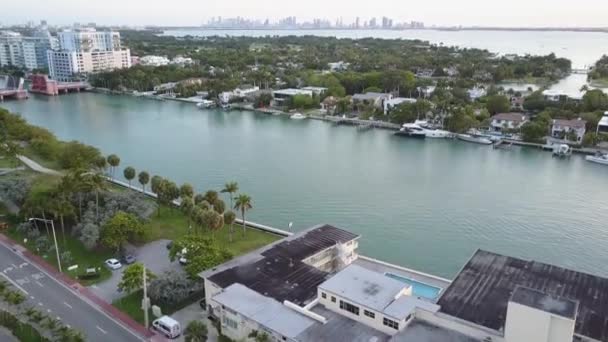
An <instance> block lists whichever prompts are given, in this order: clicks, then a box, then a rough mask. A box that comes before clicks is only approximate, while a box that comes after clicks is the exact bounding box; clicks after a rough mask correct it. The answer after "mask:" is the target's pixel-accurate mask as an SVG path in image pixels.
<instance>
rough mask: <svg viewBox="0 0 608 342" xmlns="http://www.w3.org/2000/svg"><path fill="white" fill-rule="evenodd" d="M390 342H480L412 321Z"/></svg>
mask: <svg viewBox="0 0 608 342" xmlns="http://www.w3.org/2000/svg"><path fill="white" fill-rule="evenodd" d="M390 342H481V341H480V340H476V339H474V338H471V337H468V336H466V335H463V334H461V333H459V332H457V331H454V330H450V329H446V328H441V327H438V326H435V325H433V324H430V323H428V322H425V321H422V320H419V319H414V320H413V321H412V322H410V324H409V325H408V326H407V327H406V328H405V329H403V330H402V331H400V332H398V333H397V334H396V335H394V336H393V338H391V339H390Z"/></svg>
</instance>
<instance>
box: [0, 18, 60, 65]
mask: <svg viewBox="0 0 608 342" xmlns="http://www.w3.org/2000/svg"><path fill="white" fill-rule="evenodd" d="M56 47H57V41H56V39H55V38H54V37H52V36H51V35H50V33H49V32H48V30H47V29H46V27H41V28H38V29H37V30H36V31H35V33H34V35H33V36H31V37H23V36H22V35H21V34H19V33H16V32H10V31H2V32H0V66H7V65H13V66H16V67H20V68H25V69H28V70H33V69H44V68H47V67H48V60H47V53H46V51H47V50H48V49H53V48H56Z"/></svg>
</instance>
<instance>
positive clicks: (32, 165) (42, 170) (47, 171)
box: [17, 155, 62, 176]
mask: <svg viewBox="0 0 608 342" xmlns="http://www.w3.org/2000/svg"><path fill="white" fill-rule="evenodd" d="M17 159H19V160H21V162H22V163H23V164H25V165H26V166H27V167H29V168H30V169H32V170H34V171H36V172H40V173H45V174H47V175H54V176H61V175H62V173H61V172H59V171H55V170H52V169H49V168H46V167H44V166H42V165H40V164H38V163H37V162H35V161H33V160H31V159H30V158H28V157H26V156H20V155H17Z"/></svg>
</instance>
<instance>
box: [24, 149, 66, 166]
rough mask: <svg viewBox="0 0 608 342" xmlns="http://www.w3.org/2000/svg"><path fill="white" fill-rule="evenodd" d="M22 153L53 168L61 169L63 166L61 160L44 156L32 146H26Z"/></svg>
mask: <svg viewBox="0 0 608 342" xmlns="http://www.w3.org/2000/svg"><path fill="white" fill-rule="evenodd" d="M21 154H22V155H24V156H26V157H28V158H30V159H31V160H33V161H35V162H37V163H38V164H40V165H42V166H44V167H46V168H49V169H53V170H61V169H62V168H61V166H60V165H59V161H57V160H50V159H48V158H45V157H42V156H41V155H40V154H38V153H37V152H36V151H34V149H33V148H32V147H31V146H26V147H25V148H24V149H23V151H22V152H21Z"/></svg>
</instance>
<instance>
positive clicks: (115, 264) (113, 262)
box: [106, 258, 122, 270]
mask: <svg viewBox="0 0 608 342" xmlns="http://www.w3.org/2000/svg"><path fill="white" fill-rule="evenodd" d="M106 266H108V268H109V269H111V270H118V269H120V268H121V267H122V264H121V263H120V261H118V260H117V259H114V258H111V259H108V260H106Z"/></svg>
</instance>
